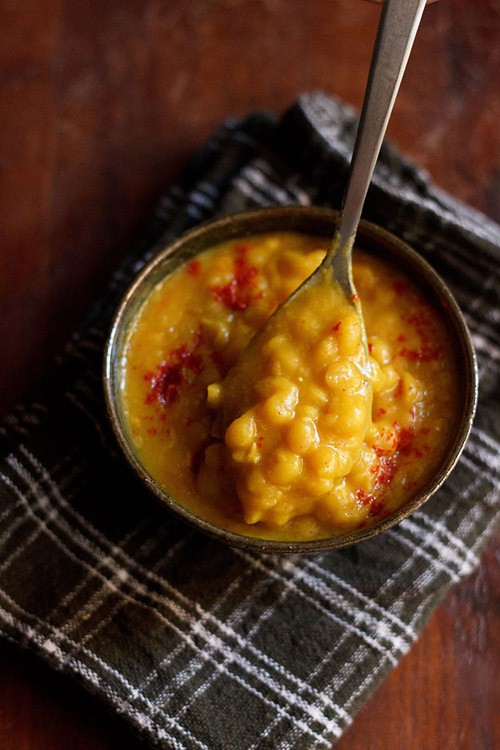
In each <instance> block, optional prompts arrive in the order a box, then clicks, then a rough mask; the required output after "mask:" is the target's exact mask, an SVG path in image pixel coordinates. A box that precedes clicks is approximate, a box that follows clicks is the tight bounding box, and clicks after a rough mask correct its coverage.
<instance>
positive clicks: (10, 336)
mask: <svg viewBox="0 0 500 750" xmlns="http://www.w3.org/2000/svg"><path fill="white" fill-rule="evenodd" d="M0 13H1V19H0V28H1V29H2V31H1V37H0V170H1V174H2V177H1V182H0V195H1V204H0V238H1V239H0V241H1V251H0V350H1V352H2V363H3V366H2V367H1V368H0V412H1V413H5V412H6V411H7V410H8V409H9V407H10V406H12V405H13V404H14V403H15V401H16V400H18V399H20V398H23V397H25V396H26V395H27V394H28V393H29V391H30V389H31V388H32V387H33V386H34V385H35V384H36V382H37V380H38V379H39V377H40V375H41V374H42V373H43V371H44V370H45V368H46V367H47V365H48V363H49V362H50V361H51V359H52V357H53V356H54V354H55V353H56V352H57V350H58V349H59V348H60V346H61V344H62V342H63V341H64V339H65V338H66V337H67V335H68V333H69V332H70V331H71V329H72V328H73V326H74V325H75V324H76V323H77V322H78V321H79V320H80V319H81V317H82V315H83V314H84V313H85V310H86V309H87V307H88V305H89V304H90V303H91V301H92V300H93V299H94V298H95V297H96V296H97V295H98V294H99V293H100V292H101V291H102V289H103V288H104V286H105V283H106V279H107V278H108V275H109V272H110V270H111V269H112V268H113V266H114V264H115V263H116V262H117V260H118V259H119V257H120V254H121V252H123V248H124V246H125V245H126V244H127V243H128V242H129V241H130V239H131V238H132V237H134V235H135V234H137V232H138V230H139V228H140V226H141V222H142V221H143V220H144V218H145V217H146V216H147V215H148V211H149V210H150V207H151V205H152V204H153V202H154V199H155V197H156V196H157V195H158V194H159V192H160V191H161V190H162V189H164V188H165V187H167V186H168V185H169V184H170V183H171V182H172V180H174V179H175V178H176V176H177V175H178V174H179V171H180V169H181V167H182V165H183V164H184V163H186V161H187V160H188V159H189V157H190V155H191V154H192V152H193V149H195V148H196V147H197V146H198V145H200V144H201V143H202V142H203V141H204V140H205V139H206V138H207V136H209V135H210V134H211V133H212V132H213V130H214V129H215V128H216V127H217V126H218V124H219V123H220V121H221V120H222V119H223V118H225V117H227V116H233V115H244V114H246V113H248V112H249V111H250V110H253V109H255V108H258V109H270V110H273V111H275V112H277V113H279V112H281V111H283V110H284V109H285V108H286V107H287V106H288V105H289V104H290V103H291V102H292V101H293V100H294V99H295V98H296V96H297V95H298V94H299V93H300V92H301V91H305V90H314V89H323V90H326V91H328V92H330V93H332V94H335V95H337V96H340V97H341V98H343V99H344V100H345V101H347V102H350V103H352V104H354V105H356V106H359V105H360V103H361V100H362V96H363V91H364V85H365V80H366V73H367V69H368V64H369V58H370V53H371V47H372V43H373V39H374V35H375V29H376V22H377V18H378V14H379V8H377V7H376V6H375V5H371V4H369V3H364V2H361V0H314V2H304V1H303V0H250V1H249V2H246V3H244V2H242V0H188V1H186V0H140V1H139V0H135V1H134V0H121V1H120V2H103V1H102V0H87V2H81V0H66V1H65V2H64V1H63V0H42V2H39V3H33V2H28V0H0ZM499 71H500V0H475V2H474V3H472V2H470V0H440V2H438V3H436V4H433V5H431V6H430V7H429V8H428V9H427V10H426V12H425V14H424V19H423V23H422V27H421V30H420V32H419V35H418V38H417V41H416V45H415V49H414V52H413V54H412V58H411V60H410V63H409V68H408V72H407V75H406V77H405V80H404V82H403V87H402V91H401V93H400V96H399V98H398V102H397V105H396V110H395V113H394V115H393V118H392V121H391V124H390V128H389V133H390V136H391V137H392V139H393V141H394V142H396V143H397V144H398V146H399V147H400V148H401V149H402V150H403V151H404V152H405V153H406V154H408V155H409V156H410V157H411V158H412V159H414V161H415V162H417V163H418V164H419V165H421V166H423V167H425V168H427V169H428V170H429V171H430V173H431V175H432V177H433V179H434V180H435V182H436V183H437V184H439V185H440V186H442V187H443V188H445V189H447V190H448V191H449V192H451V193H452V194H454V195H455V196H457V197H459V198H461V199H462V200H464V201H466V202H468V203H470V204H472V205H473V206H475V207H476V208H478V209H480V210H481V211H483V212H485V213H486V214H488V215H489V216H491V217H492V218H494V219H496V220H497V221H500V198H499V194H500V127H499V122H500V76H499ZM497 556H498V544H497V543H495V542H491V543H490V545H489V547H488V549H487V551H486V552H485V553H484V555H483V559H482V565H481V567H480V569H479V570H478V571H477V572H476V573H474V574H473V575H472V576H471V577H470V578H469V579H468V580H467V581H465V582H464V583H462V584H461V585H460V586H458V587H456V588H455V589H453V591H452V592H451V593H450V594H449V596H448V597H447V599H446V600H445V602H444V603H443V604H442V605H441V606H440V607H439V608H438V609H437V611H436V613H435V614H434V615H433V617H432V618H431V620H430V622H429V624H428V625H427V627H426V629H425V630H424V632H423V634H422V637H421V638H420V640H419V642H418V643H417V644H416V646H415V647H414V648H413V650H412V651H411V652H410V654H409V655H408V656H407V657H405V659H404V660H403V661H402V663H401V665H400V666H399V667H398V668H397V669H396V670H395V671H394V672H393V673H392V674H391V675H390V677H389V678H388V679H387V680H386V681H385V683H383V685H382V686H381V688H380V689H379V690H378V692H377V693H376V695H375V696H374V697H373V698H372V699H371V700H370V701H369V702H368V703H367V704H366V705H365V706H364V707H363V709H362V710H361V712H360V713H359V715H358V716H357V717H356V719H355V721H354V724H353V726H352V727H351V728H350V729H349V730H348V731H347V732H346V734H345V735H344V737H343V738H342V739H341V741H340V742H339V743H338V745H337V748H338V749H339V750H367V749H368V750H371V749H372V748H373V749H374V750H378V749H380V750H393V748H401V749H403V748H404V750H417V749H418V750H420V748H423V749H424V750H426V749H427V748H431V749H434V748H440V750H457V749H459V750H461V749H463V750H470V749H473V750H475V749H476V748H477V749H478V750H487V749H489V748H492V749H493V748H494V747H498V746H500V724H499V712H498V693H496V692H495V691H496V690H497V689H498V650H499V645H500V644H499V614H498V590H499V576H498V567H497V565H496V562H498V561H497V559H496V558H497ZM140 747H142V746H141V744H140V743H139V742H138V741H137V740H136V739H134V738H133V737H131V736H130V735H129V733H128V731H127V730H126V729H125V728H124V727H122V726H121V725H120V724H118V723H116V722H115V721H114V719H112V718H110V717H109V716H108V715H107V714H106V713H105V712H104V710H103V709H102V708H101V707H100V705H98V704H97V703H96V702H95V701H94V700H93V699H92V698H90V697H88V696H87V695H86V694H84V693H83V692H81V691H80V689H79V688H77V687H75V686H73V685H72V684H71V683H69V681H68V680H66V679H65V678H62V677H60V676H58V675H56V674H53V673H52V672H50V671H49V670H48V669H47V668H46V667H45V666H43V665H41V664H39V663H38V662H36V661H35V660H34V659H33V658H32V657H30V656H29V655H25V654H20V653H18V652H17V651H16V650H14V649H13V648H12V647H11V646H8V645H5V644H4V645H1V646H0V748H1V750H45V749H48V748H50V750H58V749H59V748H61V749H63V750H66V749H67V748H70V749H73V748H74V749H75V750H79V749H80V748H82V750H83V748H86V749H87V748H92V749H93V750H101V749H102V750H111V749H114V750H117V749H118V748H119V749H120V750H139V748H140Z"/></svg>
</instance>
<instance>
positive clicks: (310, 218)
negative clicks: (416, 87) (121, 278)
mask: <svg viewBox="0 0 500 750" xmlns="http://www.w3.org/2000/svg"><path fill="white" fill-rule="evenodd" d="M337 217H338V211H336V210H334V209H329V208H319V207H315V206H280V207H270V208H257V209H251V210H248V211H243V212H238V213H235V214H231V215H229V216H224V217H222V218H218V219H215V220H211V221H208V222H203V223H202V224H199V225H197V226H196V227H195V228H193V229H191V230H188V231H187V232H185V233H184V234H182V235H181V236H180V237H178V238H177V239H175V240H174V241H173V242H169V243H168V244H167V245H165V246H164V247H163V249H161V250H160V251H159V252H158V253H157V254H156V255H155V257H154V258H152V259H151V260H150V261H149V262H147V263H146V264H145V266H144V267H143V268H142V269H141V271H140V272H139V273H138V274H137V275H136V276H135V277H134V279H133V280H132V281H131V283H130V284H129V286H128V288H127V289H126V291H125V292H124V294H123V295H122V297H121V299H120V301H119V303H118V305H117V307H116V310H115V313H114V315H113V319H112V322H111V326H110V329H109V334H108V337H107V341H106V345H105V349H104V363H103V387H104V395H105V404H106V411H107V415H108V419H109V421H110V423H111V426H112V429H113V433H114V436H115V439H116V440H117V442H118V445H119V446H120V448H121V451H122V453H123V455H124V457H125V459H126V461H127V462H128V464H129V466H130V467H131V469H132V471H133V472H134V474H135V475H136V476H138V477H139V479H140V480H141V481H142V483H143V484H144V485H145V486H146V487H147V489H148V490H149V491H150V492H151V493H152V494H153V495H154V496H155V497H156V498H157V499H158V500H159V501H160V502H161V504H162V505H163V506H164V507H167V508H168V509H169V510H170V511H172V512H173V513H174V514H175V515H177V516H178V517H180V518H181V519H182V520H184V521H186V522H187V523H188V524H189V525H191V526H194V527H195V528H196V529H198V530H199V531H201V532H203V533H204V534H206V535H208V536H210V537H212V538H213V539H217V540H218V541H223V542H224V543H226V544H229V545H231V546H233V547H238V548H244V549H247V550H248V549H251V550H256V551H260V552H267V553H281V554H287V553H288V554H289V553H319V552H324V551H327V550H330V549H337V548H341V547H346V546H349V545H352V544H357V543H359V542H362V541H365V540H367V539H370V538H372V537H374V536H377V535H378V534H380V533H382V532H384V531H386V530H387V529H389V528H391V527H393V526H395V525H397V524H398V523H400V522H401V521H402V520H404V519H405V518H407V517H408V516H410V515H412V514H413V513H414V512H415V511H416V510H418V509H419V508H420V507H421V506H422V505H423V504H424V503H425V502H427V500H429V498H430V497H431V496H432V495H434V493H435V492H437V490H438V489H439V488H440V487H441V486H442V484H443V483H444V482H445V480H446V479H447V478H448V476H449V475H450V473H451V472H452V470H453V469H454V467H455V466H456V464H457V462H458V460H459V458H460V455H461V453H462V451H463V449H464V447H465V444H466V442H467V439H468V437H469V434H470V430H471V427H472V422H473V419H474V414H475V410H476V405H477V398H478V368H477V361H476V355H475V352H474V348H473V345H472V341H471V337H470V333H469V330H468V328H467V324H466V322H465V318H464V316H463V314H462V312H461V310H460V308H459V306H458V304H457V302H456V301H455V298H454V297H453V295H452V293H451V291H450V290H449V289H448V287H447V285H446V284H445V283H444V281H443V280H442V279H441V277H440V276H439V274H438V273H437V272H436V271H435V270H434V268H433V267H432V266H431V265H430V264H429V263H428V261H426V260H425V259H424V258H423V257H422V256H421V255H420V254H419V253H418V252H417V251H416V250H414V249H413V248H412V247H411V246H410V245H408V244H407V243H406V242H404V241H403V240H401V239H399V238H398V237H396V236H395V235H393V234H391V233H390V232H388V231H387V230H386V229H383V228H382V227H379V226H378V225H376V224H373V223H372V222H368V221H365V220H362V221H361V222H360V225H359V229H358V235H357V241H358V243H359V244H361V245H362V244H363V242H366V241H371V242H372V243H373V244H380V245H382V246H383V245H384V244H385V246H386V248H387V247H389V248H390V252H391V253H393V254H395V255H396V256H398V255H399V256H400V257H402V258H403V259H404V262H405V263H406V262H407V264H408V265H412V266H416V267H417V268H418V270H419V272H420V273H419V279H418V280H417V283H420V285H421V287H425V290H426V292H427V294H428V295H429V294H431V296H432V297H433V303H434V304H435V305H436V306H438V302H440V304H441V308H442V311H446V314H447V317H448V319H449V320H450V321H452V322H453V327H454V333H455V336H456V343H457V344H458V346H457V347H456V348H457V349H460V350H461V360H463V361H461V362H460V363H459V364H460V365H462V364H463V366H464V376H465V377H464V382H465V393H464V401H463V408H462V415H461V418H460V419H459V420H458V421H457V431H456V434H455V436H454V439H453V440H452V442H451V447H450V450H449V452H448V454H447V455H446V457H445V458H444V459H443V461H442V463H441V465H440V467H439V470H438V471H437V472H436V475H435V476H434V477H433V478H432V480H430V481H429V482H428V483H427V484H426V485H425V487H424V488H423V489H422V490H421V491H420V492H419V493H417V495H416V496H415V497H414V498H412V499H410V500H409V501H408V502H406V503H405V504H404V505H403V506H401V508H398V509H397V510H395V511H394V512H393V513H392V514H391V515H390V516H388V517H387V518H384V519H382V520H381V521H380V522H378V523H374V524H373V525H370V526H366V527H364V528H361V529H359V528H358V529H351V530H348V531H346V532H344V533H340V534H337V535H334V536H331V537H324V538H320V539H312V540H300V541H284V540H277V539H264V538H260V537H254V536H246V535H243V534H239V533H237V532H234V531H229V530H228V529H224V528H222V527H219V526H216V525H214V524H212V523H210V522H209V521H207V520H205V519H204V518H201V517H200V516H197V515H196V514H195V513H194V512H192V511H191V510H189V508H187V507H185V506H183V505H181V504H180V503H179V502H178V501H176V500H175V499H174V498H173V497H172V496H171V495H170V494H169V493H168V492H167V490H165V489H164V488H163V487H161V486H160V485H159V484H158V483H157V482H156V480H155V479H154V478H153V477H152V476H151V475H150V474H149V472H148V471H147V470H146V469H145V467H144V465H143V464H142V462H141V461H140V459H139V458H138V456H137V454H136V452H135V451H134V450H133V447H132V444H131V441H130V440H129V439H128V435H127V431H126V429H125V426H124V424H123V422H122V420H121V418H120V410H119V405H118V402H119V395H118V389H117V387H116V385H117V382H116V380H117V379H116V372H117V365H116V360H117V354H118V352H117V349H116V348H117V346H118V343H119V341H120V337H121V339H123V338H124V337H125V336H126V330H127V329H123V328H122V326H123V325H124V323H126V322H127V321H126V316H127V313H128V312H129V311H130V309H131V306H132V305H133V304H134V302H136V299H137V296H138V295H139V293H140V292H141V290H142V289H143V288H144V285H145V284H147V282H148V281H149V280H150V279H151V278H152V277H154V274H155V272H158V271H159V270H161V269H162V266H163V265H164V264H166V263H167V262H168V261H171V263H172V266H173V267H172V268H171V269H170V270H169V273H170V272H172V271H173V270H175V268H177V267H178V266H180V265H181V264H182V263H183V262H185V261H186V260H187V259H188V258H189V257H194V256H195V255H197V254H198V252H203V251H204V250H208V249H210V248H211V247H213V246H214V245H216V244H219V243H220V242H224V241H225V240H226V239H227V240H229V239H237V238H238V237H243V236H245V235H246V236H251V235H258V234H265V233H268V232H269V231H273V227H274V231H298V232H302V233H304V234H306V233H310V234H314V233H317V234H324V235H325V236H333V229H334V227H335V223H336V220H337ZM309 224H310V228H304V225H306V226H307V225H309ZM267 225H269V228H268V226H267ZM318 225H319V226H320V227H321V226H323V228H324V229H325V230H326V229H327V228H328V232H327V231H324V232H321V231H318ZM242 228H244V231H241V229H242ZM219 233H222V237H218V236H217V235H218V234H219ZM225 233H227V237H225V236H224V235H225ZM214 235H215V238H214ZM200 243H201V249H199V250H195V251H192V248H193V247H194V248H196V247H197V244H200ZM186 248H188V249H189V251H188V252H186ZM183 251H184V252H183ZM393 260H394V259H393V258H391V259H390V261H392V262H393ZM167 275H168V273H165V274H164V275H163V277H162V278H165V277H166V276H167ZM159 282H160V279H158V280H157V281H156V282H155V285H156V283H159ZM152 288H153V287H152ZM150 293H151V289H149V292H148V294H147V295H146V297H145V298H144V299H146V298H147V296H149V294H150ZM142 304H143V303H142Z"/></svg>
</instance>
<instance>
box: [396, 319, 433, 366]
mask: <svg viewBox="0 0 500 750" xmlns="http://www.w3.org/2000/svg"><path fill="white" fill-rule="evenodd" d="M404 319H405V320H406V322H407V323H409V325H411V326H413V328H414V329H415V333H416V334H417V336H418V337H419V339H420V347H419V348H418V349H409V348H408V347H406V346H405V347H403V348H402V349H400V351H399V352H398V355H399V356H400V357H406V359H408V360H410V361H411V362H433V361H435V360H436V359H438V358H439V355H440V354H441V352H442V350H443V347H442V346H437V345H436V343H435V338H436V326H435V322H434V321H433V319H432V317H431V316H430V315H429V314H428V313H427V312H426V311H422V312H417V313H413V314H411V315H407V316H405V318H404Z"/></svg>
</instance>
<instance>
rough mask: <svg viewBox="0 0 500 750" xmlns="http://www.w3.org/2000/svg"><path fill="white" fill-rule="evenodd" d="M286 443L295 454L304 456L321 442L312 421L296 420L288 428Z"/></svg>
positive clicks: (303, 418)
mask: <svg viewBox="0 0 500 750" xmlns="http://www.w3.org/2000/svg"><path fill="white" fill-rule="evenodd" d="M285 442H286V444H287V446H288V448H290V450H291V451H293V452H294V453H298V454H299V455H303V454H304V453H306V452H307V451H308V450H310V449H311V448H313V447H314V446H315V445H317V443H318V442H319V435H318V431H317V429H316V425H315V424H314V422H313V420H312V419H309V418H307V417H302V418H299V419H294V420H293V422H292V423H291V425H290V426H289V427H288V428H287V431H286V434H285Z"/></svg>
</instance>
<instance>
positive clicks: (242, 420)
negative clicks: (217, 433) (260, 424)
mask: <svg viewBox="0 0 500 750" xmlns="http://www.w3.org/2000/svg"><path fill="white" fill-rule="evenodd" d="M255 434H256V425H255V419H254V417H253V415H252V414H251V412H249V411H247V412H245V413H244V414H242V415H241V417H238V418H237V419H235V420H234V421H233V422H231V424H230V425H229V427H228V428H227V430H226V435H225V440H226V445H227V447H228V448H229V449H230V450H233V449H235V450H237V449H239V448H242V447H243V448H248V447H249V446H250V445H251V444H252V442H253V441H254V439H255Z"/></svg>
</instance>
